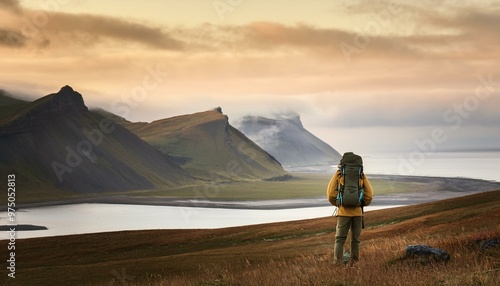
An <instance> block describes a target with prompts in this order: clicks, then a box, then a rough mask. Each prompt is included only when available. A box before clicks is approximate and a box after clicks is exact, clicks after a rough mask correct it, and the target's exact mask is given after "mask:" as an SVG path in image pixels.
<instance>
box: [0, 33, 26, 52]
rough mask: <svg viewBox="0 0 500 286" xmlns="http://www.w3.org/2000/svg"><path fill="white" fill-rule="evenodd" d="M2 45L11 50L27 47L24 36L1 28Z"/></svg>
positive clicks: (0, 43)
mask: <svg viewBox="0 0 500 286" xmlns="http://www.w3.org/2000/svg"><path fill="white" fill-rule="evenodd" d="M0 45H1V46H7V47H11V48H19V47H23V46H25V45H26V37H25V36H23V34H21V33H19V32H17V31H13V30H8V29H2V28H0Z"/></svg>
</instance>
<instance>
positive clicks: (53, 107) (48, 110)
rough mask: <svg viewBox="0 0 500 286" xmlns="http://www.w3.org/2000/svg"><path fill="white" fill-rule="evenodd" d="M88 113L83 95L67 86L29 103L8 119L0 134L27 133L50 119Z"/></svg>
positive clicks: (0, 129)
mask: <svg viewBox="0 0 500 286" xmlns="http://www.w3.org/2000/svg"><path fill="white" fill-rule="evenodd" d="M86 112H88V108H87V106H85V103H84V102H83V97H82V95H81V94H80V93H78V92H76V91H74V90H73V88H72V87H70V86H69V85H66V86H63V87H62V88H61V89H60V90H59V92H57V93H52V94H49V95H47V96H44V97H42V98H40V99H38V100H35V101H33V102H30V103H27V104H26V107H25V108H23V109H22V110H20V111H19V112H18V113H16V114H14V115H13V116H11V117H9V118H6V119H5V120H4V122H3V124H2V125H3V126H2V128H0V134H5V133H15V132H26V131H27V130H29V129H30V128H33V127H36V126H39V125H41V124H43V122H44V121H46V120H49V119H50V118H56V117H58V116H60V115H62V114H64V116H70V117H73V116H80V115H82V114H85V113H86Z"/></svg>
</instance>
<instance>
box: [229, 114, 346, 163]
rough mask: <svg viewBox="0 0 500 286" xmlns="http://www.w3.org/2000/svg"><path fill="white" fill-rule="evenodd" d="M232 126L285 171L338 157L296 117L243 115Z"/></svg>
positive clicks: (291, 115)
mask: <svg viewBox="0 0 500 286" xmlns="http://www.w3.org/2000/svg"><path fill="white" fill-rule="evenodd" d="M235 127H236V128H238V129H239V130H240V131H241V132H242V133H243V134H245V135H246V136H247V137H248V138H250V139H251V140H252V141H254V142H255V143H257V145H259V146H260V147H261V148H262V149H264V150H266V151H267V152H268V153H269V154H271V155H272V156H274V157H275V158H276V159H277V160H278V161H279V162H280V163H281V164H282V165H283V167H285V169H287V170H296V169H295V168H296V167H306V166H319V165H332V164H337V163H338V162H339V160H340V157H341V156H340V154H339V153H338V152H337V151H336V150H335V149H333V148H332V147H331V146H330V145H328V144H326V143H325V142H323V141H322V140H321V139H319V138H318V137H316V136H314V135H313V134H312V133H310V132H309V131H307V130H306V129H305V128H304V126H303V125H302V122H301V120H300V116H299V115H298V114H286V115H283V116H279V117H277V118H266V117H261V116H246V117H244V118H242V119H241V120H240V121H238V122H237V123H235Z"/></svg>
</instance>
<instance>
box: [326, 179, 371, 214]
mask: <svg viewBox="0 0 500 286" xmlns="http://www.w3.org/2000/svg"><path fill="white" fill-rule="evenodd" d="M339 182H340V183H341V184H344V177H342V174H341V172H340V170H337V172H335V174H334V175H333V177H332V179H331V180H330V183H329V184H328V188H327V189H326V197H327V198H328V201H329V202H330V203H331V204H332V205H334V206H336V205H337V194H338V192H339V191H338V184H339ZM359 184H360V186H361V187H364V189H365V193H364V196H363V201H364V205H365V206H367V205H369V204H370V203H371V202H372V199H373V188H372V185H371V184H370V181H369V180H368V178H367V177H366V175H363V179H359ZM362 215H363V212H362V210H361V207H354V208H347V207H344V206H339V212H338V216H362Z"/></svg>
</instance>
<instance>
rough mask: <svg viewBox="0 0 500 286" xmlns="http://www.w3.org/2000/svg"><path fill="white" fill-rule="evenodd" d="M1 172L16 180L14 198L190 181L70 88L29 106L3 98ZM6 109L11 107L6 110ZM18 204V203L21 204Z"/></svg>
mask: <svg viewBox="0 0 500 286" xmlns="http://www.w3.org/2000/svg"><path fill="white" fill-rule="evenodd" d="M3 102H4V103H5V104H4V105H3V108H5V109H9V108H11V107H12V108H15V111H16V112H10V113H2V115H1V119H0V123H1V124H0V158H1V159H0V171H1V172H2V174H7V173H13V174H15V175H16V177H17V181H18V184H19V185H20V186H23V187H22V188H21V187H20V188H19V192H18V195H19V196H20V197H23V196H24V195H28V194H30V195H35V196H36V194H39V198H43V196H44V193H47V194H48V193H51V192H53V191H54V190H59V191H71V192H76V193H86V194H88V193H97V192H106V191H127V190H139V189H151V188H155V187H166V188H168V187H174V186H179V185H181V184H189V183H191V182H193V179H192V178H191V177H190V176H189V175H188V174H187V173H186V172H185V171H184V170H183V169H182V168H181V167H180V166H178V165H177V164H176V163H175V162H174V161H173V160H172V159H171V158H169V157H168V156H166V155H164V154H162V153H160V152H158V151H157V150H156V149H155V148H153V147H151V146H150V145H148V144H147V143H145V142H144V141H142V140H141V139H140V138H138V137H137V136H136V135H135V134H133V133H132V132H130V131H129V130H127V129H126V128H124V127H122V126H120V125H116V124H113V123H112V122H111V121H110V120H108V119H106V118H104V117H102V116H101V115H99V114H96V113H93V112H90V111H89V110H88V109H87V107H86V106H85V104H84V102H83V98H82V96H81V95H80V94H79V93H77V92H75V91H74V90H73V89H72V88H71V87H69V86H65V87H63V88H62V89H61V90H60V91H59V92H57V93H54V94H50V95H47V96H45V97H43V98H40V99H38V100H36V101H34V102H25V103H22V102H18V101H9V100H3ZM9 110H10V109H9ZM21 202H22V201H19V203H21Z"/></svg>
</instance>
